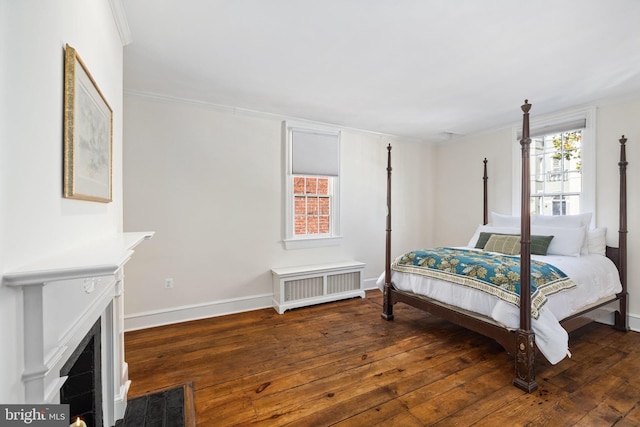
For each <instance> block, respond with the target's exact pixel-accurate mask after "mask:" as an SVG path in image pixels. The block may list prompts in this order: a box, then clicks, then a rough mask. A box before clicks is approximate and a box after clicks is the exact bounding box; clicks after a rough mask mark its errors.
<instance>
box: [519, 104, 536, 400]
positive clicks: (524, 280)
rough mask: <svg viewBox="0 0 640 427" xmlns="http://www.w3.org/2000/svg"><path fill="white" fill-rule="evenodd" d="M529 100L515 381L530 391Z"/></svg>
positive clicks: (532, 373) (532, 363)
mask: <svg viewBox="0 0 640 427" xmlns="http://www.w3.org/2000/svg"><path fill="white" fill-rule="evenodd" d="M530 109H531V104H529V102H528V100H525V101H524V105H522V111H523V113H524V114H523V117H522V139H521V140H520V145H521V147H522V194H521V204H520V329H518V330H517V331H516V349H515V351H516V361H515V365H516V366H515V367H516V377H515V379H514V380H513V384H514V385H515V386H516V387H518V388H520V389H522V390H524V391H526V392H528V393H531V392H532V391H534V390H535V389H537V388H538V384H537V383H536V379H535V356H536V350H535V335H534V333H533V331H532V330H531V211H530V193H531V188H530V183H529V180H530V173H529V151H530V146H531V138H529V110H530Z"/></svg>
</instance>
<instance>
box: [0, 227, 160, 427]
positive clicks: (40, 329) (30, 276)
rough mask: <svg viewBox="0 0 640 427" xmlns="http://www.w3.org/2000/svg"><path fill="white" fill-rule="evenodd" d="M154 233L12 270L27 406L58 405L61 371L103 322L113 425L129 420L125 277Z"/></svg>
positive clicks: (8, 280)
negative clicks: (18, 300)
mask: <svg viewBox="0 0 640 427" xmlns="http://www.w3.org/2000/svg"><path fill="white" fill-rule="evenodd" d="M153 235H154V232H127V233H117V234H114V235H112V236H108V237H104V238H100V239H97V240H95V241H93V242H91V243H89V244H86V245H83V246H80V247H75V248H70V249H69V250H64V251H62V252H60V253H59V254H58V255H55V256H52V257H49V258H47V259H42V260H39V261H36V262H33V263H30V264H28V265H25V266H23V267H21V268H17V269H14V270H12V271H8V272H5V273H4V274H3V276H2V284H3V285H4V286H11V287H16V288H20V289H22V294H23V307H22V316H21V317H22V329H23V337H24V338H23V339H24V343H23V348H22V354H23V358H24V370H23V373H22V382H23V384H24V391H25V394H24V402H25V403H38V404H39V403H58V402H59V398H60V396H59V390H60V387H61V386H62V384H63V383H64V381H65V380H66V377H61V376H60V373H59V370H60V366H61V365H62V364H64V362H65V361H66V360H67V359H68V357H69V354H70V353H71V352H72V351H73V350H74V349H75V347H76V346H77V345H78V343H79V341H80V340H81V339H82V338H83V337H84V335H85V334H86V333H87V331H89V329H90V328H91V326H92V325H93V324H94V323H95V322H96V321H97V320H98V319H102V322H103V325H104V327H103V332H102V334H103V336H102V340H103V343H104V347H103V348H104V350H103V356H104V358H103V366H105V367H106V368H105V369H104V372H103V384H104V385H103V391H104V393H103V396H104V401H103V403H104V405H103V406H104V407H103V413H104V421H105V425H113V424H115V421H116V420H117V419H119V418H122V416H123V415H124V410H125V408H126V398H127V392H128V389H129V384H130V381H129V379H128V368H127V364H126V362H125V361H124V303H123V298H122V294H123V292H124V282H123V278H124V273H123V271H122V267H123V266H124V265H125V264H126V262H127V261H128V260H129V259H130V258H131V256H132V255H133V252H134V248H135V247H136V246H137V245H138V244H139V243H141V242H142V241H143V240H145V239H150V238H151V237H153Z"/></svg>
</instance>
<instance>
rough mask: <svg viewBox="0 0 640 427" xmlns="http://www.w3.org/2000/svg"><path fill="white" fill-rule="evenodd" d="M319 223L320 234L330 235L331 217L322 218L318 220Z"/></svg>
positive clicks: (323, 216) (324, 216)
mask: <svg viewBox="0 0 640 427" xmlns="http://www.w3.org/2000/svg"><path fill="white" fill-rule="evenodd" d="M318 222H319V227H320V233H322V234H329V232H330V231H331V230H330V228H329V216H328V215H322V216H320V217H319V218H318Z"/></svg>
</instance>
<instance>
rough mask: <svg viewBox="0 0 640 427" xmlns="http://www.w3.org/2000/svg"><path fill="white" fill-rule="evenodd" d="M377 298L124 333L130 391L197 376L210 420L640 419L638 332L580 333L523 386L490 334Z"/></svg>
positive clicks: (203, 421)
mask: <svg viewBox="0 0 640 427" xmlns="http://www.w3.org/2000/svg"><path fill="white" fill-rule="evenodd" d="M381 304H382V298H381V293H380V292H379V291H377V290H376V291H368V292H367V298H366V299H360V298H358V299H352V300H346V301H339V302H333V303H328V304H323V305H318V306H313V307H306V308H302V309H297V310H293V311H288V312H286V313H285V314H283V315H279V314H277V313H276V312H275V311H274V310H273V309H264V310H257V311H253V312H249V313H241V314H234V315H229V316H222V317H217V318H211V319H206V320H199V321H194V322H186V323H181V324H176V325H170V326H164V327H158V328H152V329H146V330H140V331H133V332H128V333H126V334H125V348H126V360H127V362H128V363H129V378H130V379H131V380H132V386H131V389H130V393H129V398H130V399H132V398H135V397H137V396H141V395H143V394H146V393H149V392H152V391H154V390H160V389H166V388H169V387H172V386H176V385H182V384H185V383H190V382H191V383H193V391H194V392H193V400H194V406H195V417H196V423H197V425H198V426H201V427H209V426H231V425H253V424H255V425H265V426H271V425H294V426H333V425H337V426H377V425H387V426H402V427H405V426H425V425H437V426H452V425H457V426H470V425H477V426H547V425H548V426H612V425H616V426H640V352H639V350H640V333H636V332H629V333H623V332H617V331H615V330H613V329H612V328H611V327H609V326H606V325H601V324H592V325H588V326H586V327H584V328H582V329H580V330H578V331H576V332H575V333H573V334H571V336H570V349H571V351H572V353H573V357H572V358H571V359H566V360H564V361H562V362H560V363H559V364H557V365H551V364H549V363H548V362H546V360H544V358H542V357H539V358H538V365H537V380H538V384H539V389H538V390H537V391H536V392H534V393H532V394H526V393H524V392H522V391H520V390H518V389H517V388H515V387H513V386H512V385H511V380H512V379H513V376H514V368H513V361H512V359H511V358H510V357H509V356H508V355H507V354H506V353H505V352H504V350H503V349H502V348H501V347H500V346H499V345H497V344H496V343H495V342H493V341H492V340H490V339H487V338H485V337H482V336H480V335H478V334H475V333H473V332H470V331H467V330H465V329H462V328H459V327H457V326H454V325H451V324H449V323H447V322H444V321H441V320H439V319H437V318H435V317H433V316H430V315H427V314H425V313H423V312H421V311H419V310H417V309H415V308H412V307H409V306H406V305H404V304H401V303H399V304H397V305H396V306H395V320H394V321H392V322H387V321H385V320H382V319H381V318H380V312H381V311H382V308H381Z"/></svg>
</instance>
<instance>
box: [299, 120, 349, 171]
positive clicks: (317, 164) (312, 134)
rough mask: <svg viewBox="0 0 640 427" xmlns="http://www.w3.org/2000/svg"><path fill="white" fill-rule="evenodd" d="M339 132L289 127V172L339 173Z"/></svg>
mask: <svg viewBox="0 0 640 427" xmlns="http://www.w3.org/2000/svg"><path fill="white" fill-rule="evenodd" d="M339 141H340V134H339V133H324V132H318V131H309V130H302V129H291V173H292V174H294V175H322V176H338V175H340V145H339Z"/></svg>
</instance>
